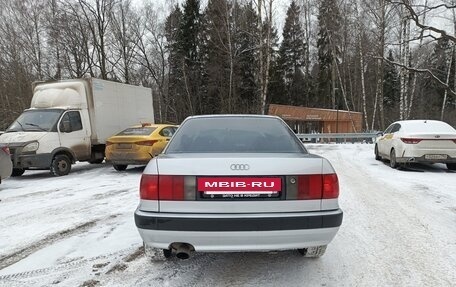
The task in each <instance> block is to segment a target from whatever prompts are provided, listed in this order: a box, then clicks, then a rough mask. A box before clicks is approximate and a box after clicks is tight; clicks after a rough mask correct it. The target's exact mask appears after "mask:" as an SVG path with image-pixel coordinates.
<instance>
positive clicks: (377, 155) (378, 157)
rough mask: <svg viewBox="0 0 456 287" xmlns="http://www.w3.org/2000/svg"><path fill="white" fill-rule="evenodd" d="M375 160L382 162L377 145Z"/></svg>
mask: <svg viewBox="0 0 456 287" xmlns="http://www.w3.org/2000/svg"><path fill="white" fill-rule="evenodd" d="M375 160H382V157H381V156H380V155H379V154H378V146H377V145H375Z"/></svg>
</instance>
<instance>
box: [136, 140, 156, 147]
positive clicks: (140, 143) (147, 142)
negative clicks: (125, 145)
mask: <svg viewBox="0 0 456 287" xmlns="http://www.w3.org/2000/svg"><path fill="white" fill-rule="evenodd" d="M156 142H157V141H154V140H150V141H140V142H135V144H137V145H145V146H153V145H154V144H155V143H156Z"/></svg>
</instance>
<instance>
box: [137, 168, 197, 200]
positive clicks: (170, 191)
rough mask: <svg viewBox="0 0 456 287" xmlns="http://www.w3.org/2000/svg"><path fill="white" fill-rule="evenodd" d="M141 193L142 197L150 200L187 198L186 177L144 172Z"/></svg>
mask: <svg viewBox="0 0 456 287" xmlns="http://www.w3.org/2000/svg"><path fill="white" fill-rule="evenodd" d="M193 193H194V191H193ZM139 195H140V198H141V199H148V200H185V195H184V177H183V176H179V175H177V176H176V175H160V176H159V175H148V174H143V175H142V177H141V184H140V188H139Z"/></svg>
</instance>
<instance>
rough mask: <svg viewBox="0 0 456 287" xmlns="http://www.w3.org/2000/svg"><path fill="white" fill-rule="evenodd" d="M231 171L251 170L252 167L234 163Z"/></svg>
mask: <svg viewBox="0 0 456 287" xmlns="http://www.w3.org/2000/svg"><path fill="white" fill-rule="evenodd" d="M230 168H231V170H249V169H250V165H248V164H244V163H233V164H232V165H230Z"/></svg>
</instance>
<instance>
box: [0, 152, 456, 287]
mask: <svg viewBox="0 0 456 287" xmlns="http://www.w3.org/2000/svg"><path fill="white" fill-rule="evenodd" d="M306 146H307V147H308V149H309V150H310V151H311V152H312V153H316V154H319V155H322V156H324V157H326V158H328V159H329V160H330V161H331V163H332V164H333V166H334V168H335V170H336V172H337V173H338V176H339V180H340V187H341V192H340V199H339V200H340V205H341V207H342V209H343V210H344V221H343V224H342V227H341V229H340V231H339V233H338V234H337V236H336V238H335V239H334V241H333V242H332V243H331V244H330V245H329V246H328V250H327V252H326V254H325V255H324V256H323V257H322V258H320V259H310V258H302V257H301V256H300V255H299V253H298V252H296V251H283V252H269V253H218V254H217V253H207V254H206V253H196V254H194V255H193V256H192V257H190V259H188V260H184V261H183V260H179V259H176V258H175V257H173V258H171V260H169V261H166V262H150V261H149V260H148V259H147V258H146V257H145V256H144V255H143V253H142V247H141V246H142V243H141V238H140V236H139V234H138V232H137V230H136V227H135V224H134V220H133V212H134V210H135V208H136V206H137V203H138V200H139V199H138V185H139V180H140V177H141V172H142V168H140V167H136V168H130V169H128V170H127V171H125V172H117V171H115V170H114V169H113V168H112V167H110V166H109V165H107V164H102V165H90V164H85V163H84V164H77V165H76V166H74V168H73V172H72V173H70V174H69V175H68V176H64V177H52V176H50V174H49V172H47V171H34V172H26V173H25V174H24V175H23V176H22V177H20V178H9V179H7V180H5V181H4V182H3V183H2V184H1V185H0V286H24V285H26V286H27V285H33V286H195V285H197V286H214V285H218V286H450V285H453V284H454V282H456V272H455V271H454V270H456V240H455V239H456V228H455V226H456V190H455V188H454V186H455V183H456V173H454V172H449V171H448V170H447V169H446V168H445V166H444V165H440V164H434V165H421V166H414V167H413V168H414V169H415V170H414V171H411V170H395V169H391V168H390V167H389V166H388V165H387V164H385V163H382V162H379V161H376V160H375V159H374V154H373V145H371V144H339V145H336V144H327V145H323V144H309V145H306Z"/></svg>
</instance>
